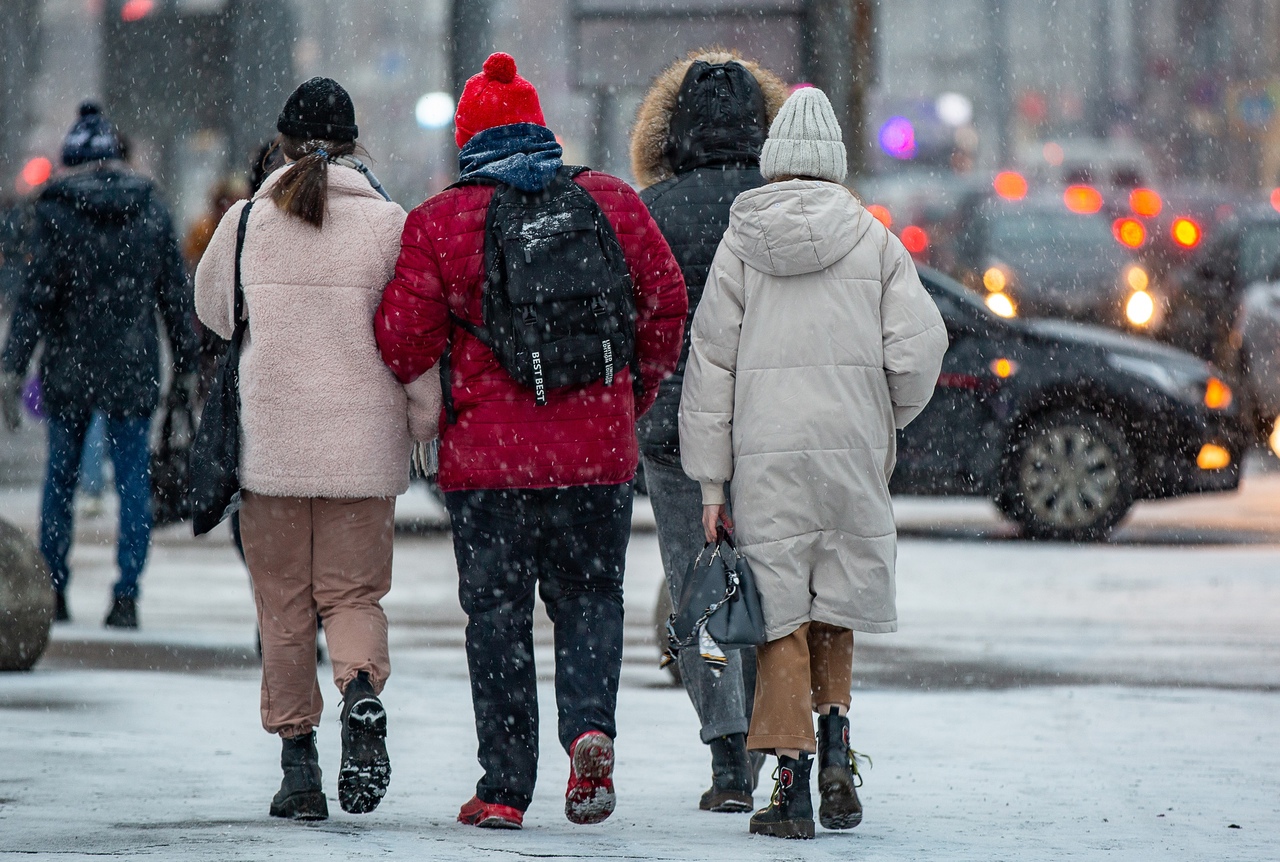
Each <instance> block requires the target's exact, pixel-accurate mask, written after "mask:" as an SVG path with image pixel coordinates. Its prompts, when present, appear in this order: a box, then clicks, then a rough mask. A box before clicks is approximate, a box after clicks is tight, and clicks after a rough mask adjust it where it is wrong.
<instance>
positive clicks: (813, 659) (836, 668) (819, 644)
mask: <svg viewBox="0 0 1280 862" xmlns="http://www.w3.org/2000/svg"><path fill="white" fill-rule="evenodd" d="M852 688H853V632H852V631H850V630H849V629H842V628H837V627H836V626H832V625H827V624H826V623H818V622H813V623H805V624H804V625H802V626H800V628H798V629H796V630H795V631H794V632H792V633H791V634H789V635H787V636H786V637H784V638H779V639H778V640H776V641H769V643H767V644H764V645H763V646H758V647H756V701H755V707H754V708H753V709H752V712H751V731H750V733H749V734H748V736H747V748H750V749H752V750H753V751H772V750H773V749H775V748H794V749H798V750H800V751H808V752H816V751H817V750H818V745H817V741H816V740H815V739H814V736H813V718H812V716H811V713H812V712H813V711H814V710H815V709H816V708H817V707H818V705H819V704H823V703H838V704H841V705H842V706H844V707H845V708H846V709H847V708H848V707H849V696H850V689H852Z"/></svg>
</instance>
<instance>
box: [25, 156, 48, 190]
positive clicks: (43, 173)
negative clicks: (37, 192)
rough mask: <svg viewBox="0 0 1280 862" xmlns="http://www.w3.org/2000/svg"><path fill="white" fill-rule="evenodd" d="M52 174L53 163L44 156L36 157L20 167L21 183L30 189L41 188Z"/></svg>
mask: <svg viewBox="0 0 1280 862" xmlns="http://www.w3.org/2000/svg"><path fill="white" fill-rule="evenodd" d="M52 173H53V163H52V162H50V161H49V160H48V159H46V158H45V157H44V156H36V157H35V158H34V159H32V160H31V161H29V162H27V163H26V164H25V165H23V166H22V173H21V175H20V176H21V177H22V181H23V182H24V183H26V184H27V185H28V186H30V187H31V188H35V187H36V186H42V185H44V184H45V183H46V182H48V181H49V176H50V174H52Z"/></svg>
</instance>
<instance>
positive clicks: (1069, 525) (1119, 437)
mask: <svg viewBox="0 0 1280 862" xmlns="http://www.w3.org/2000/svg"><path fill="white" fill-rule="evenodd" d="M1003 473H1004V476H1003V482H1002V485H1003V487H1002V489H1001V493H1000V498H999V499H998V500H997V502H996V504H997V506H998V507H999V508H1000V510H1001V511H1002V512H1004V513H1005V514H1006V515H1007V516H1009V517H1010V518H1012V519H1013V520H1014V521H1017V522H1018V523H1019V524H1020V525H1021V526H1022V528H1023V530H1024V531H1025V532H1026V534H1027V535H1029V536H1031V537H1033V538H1038V539H1057V540H1062V541H1096V540H1098V539H1102V538H1104V537H1105V536H1106V535H1107V533H1108V532H1109V531H1110V530H1111V528H1112V527H1114V526H1115V525H1116V524H1117V523H1119V522H1120V519H1121V518H1123V517H1124V516H1125V514H1126V513H1128V511H1129V508H1130V507H1131V506H1132V505H1133V495H1134V479H1133V475H1134V473H1133V457H1132V453H1131V452H1130V449H1129V444H1128V442H1127V441H1126V440H1125V437H1124V434H1122V433H1121V432H1120V430H1119V429H1118V428H1116V427H1115V426H1114V425H1113V424H1112V423H1111V422H1109V421H1107V420H1106V419H1103V418H1102V417H1100V416H1098V415H1097V414H1095V413H1092V412H1089V411H1086V410H1064V411H1057V412H1053V413H1048V414H1045V415H1043V416H1039V417H1037V418H1035V419H1033V420H1032V421H1031V422H1030V423H1029V424H1028V426H1027V427H1026V428H1025V429H1024V430H1023V432H1022V433H1021V434H1020V435H1018V437H1017V438H1016V440H1015V441H1014V443H1013V445H1012V446H1011V447H1010V450H1009V452H1008V454H1007V455H1006V458H1005V464H1004V471H1003Z"/></svg>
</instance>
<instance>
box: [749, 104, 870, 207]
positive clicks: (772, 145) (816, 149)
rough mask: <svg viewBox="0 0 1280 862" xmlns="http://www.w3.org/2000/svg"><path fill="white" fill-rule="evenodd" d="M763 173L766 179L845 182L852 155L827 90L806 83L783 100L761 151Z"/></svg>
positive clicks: (761, 171) (761, 170) (761, 169)
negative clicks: (808, 178) (847, 154)
mask: <svg viewBox="0 0 1280 862" xmlns="http://www.w3.org/2000/svg"><path fill="white" fill-rule="evenodd" d="M760 173H761V174H762V175H763V176H764V178H765V179H766V180H772V179H777V178H778V177H785V176H797V177H816V178H818V179H821V180H830V181H831V182H833V183H842V182H844V178H845V176H846V175H848V173H849V162H848V157H847V156H846V155H845V150H844V139H843V138H842V137H841V135H840V124H839V123H838V122H836V112H835V111H834V110H832V108H831V102H830V100H828V99H827V94H826V93H824V92H822V91H821V90H819V89H818V88H817V87H805V88H804V89H802V90H796V91H795V92H794V93H792V94H791V96H790V98H788V99H787V101H786V102H784V103H783V104H782V110H780V111H778V116H777V117H776V118H774V121H773V125H772V126H770V127H769V137H768V139H767V140H765V142H764V152H762V153H761V154H760Z"/></svg>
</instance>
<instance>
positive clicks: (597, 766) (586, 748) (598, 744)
mask: <svg viewBox="0 0 1280 862" xmlns="http://www.w3.org/2000/svg"><path fill="white" fill-rule="evenodd" d="M616 804H617V797H615V796H614V793H613V740H612V739H610V738H609V737H607V736H605V735H604V734H603V733H601V732H600V731H598V730H588V731H587V732H586V733H584V734H582V735H581V736H579V737H578V738H577V739H575V740H574V741H573V745H571V746H569V787H568V789H567V790H565V792H564V816H565V817H568V818H569V822H570V823H584V824H585V823H599V822H600V821H602V820H605V819H607V818H608V817H609V815H610V814H612V813H613V808H614V806H615V805H616Z"/></svg>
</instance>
